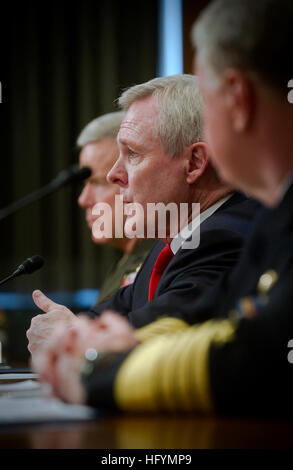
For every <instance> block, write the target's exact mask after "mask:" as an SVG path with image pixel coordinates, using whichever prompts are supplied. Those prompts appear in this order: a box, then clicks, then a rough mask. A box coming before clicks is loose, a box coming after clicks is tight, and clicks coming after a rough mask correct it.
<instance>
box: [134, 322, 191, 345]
mask: <svg viewBox="0 0 293 470" xmlns="http://www.w3.org/2000/svg"><path fill="white" fill-rule="evenodd" d="M188 326H189V325H188V324H187V323H185V322H184V321H183V320H180V319H179V318H173V317H164V318H160V319H159V320H157V321H155V322H153V323H150V324H149V325H147V326H144V327H143V328H139V329H138V330H136V332H135V336H136V337H137V339H138V341H140V342H144V341H146V340H148V339H151V338H153V337H155V336H157V335H162V334H164V333H173V332H174V333H175V332H177V331H180V330H184V329H186V328H188Z"/></svg>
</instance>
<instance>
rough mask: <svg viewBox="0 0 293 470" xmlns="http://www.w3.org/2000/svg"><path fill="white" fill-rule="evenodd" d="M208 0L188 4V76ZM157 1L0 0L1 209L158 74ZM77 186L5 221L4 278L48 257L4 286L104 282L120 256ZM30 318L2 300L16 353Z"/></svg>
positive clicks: (73, 156)
mask: <svg viewBox="0 0 293 470" xmlns="http://www.w3.org/2000/svg"><path fill="white" fill-rule="evenodd" d="M206 3H208V0H193V1H191V0H183V26H184V63H185V67H184V68H185V70H184V71H185V72H187V73H190V72H191V71H192V48H191V44H190V27H191V24H192V23H193V21H194V19H195V17H196V16H197V14H198V12H199V11H200V9H201V8H202V7H203V6H204V5H205V4H206ZM159 7H160V1H159V0H147V1H143V0H123V1H121V0H100V1H99V0H95V1H94V0H83V1H81V0H79V1H73V2H70V3H69V2H65V1H64V0H60V1H59V2H56V1H52V2H42V3H41V2H36V1H27V2H20V3H17V4H14V3H12V2H11V4H8V3H5V4H2V5H1V28H0V57H1V71H0V81H1V84H2V103H1V104H0V119H1V121H0V122H1V125H0V128H1V141H0V142H1V184H0V208H3V207H5V206H6V205H8V204H10V203H11V202H13V201H15V200H18V199H20V198H22V197H23V196H25V195H26V194H29V193H31V192H32V191H34V190H36V189H38V188H39V187H41V186H43V185H45V184H47V183H48V182H49V181H51V180H52V179H53V178H54V177H55V176H56V175H57V174H58V173H59V171H60V170H62V169H64V168H67V167H68V166H70V165H72V164H73V163H76V162H77V159H78V152H77V149H76V147H75V141H76V138H77V136H78V134H79V132H80V130H81V129H82V128H83V127H84V126H85V125H86V124H87V123H88V122H89V121H90V120H92V119H94V118H95V117H97V116H99V115H101V114H104V113H107V112H111V111H114V110H115V109H116V106H115V100H116V99H117V97H118V96H119V94H120V92H121V91H122V90H123V89H124V88H126V87H129V86H131V85H133V84H136V83H141V82H144V81H147V80H149V79H151V78H154V77H155V76H156V71H157V62H158V50H159V30H158V29H159V27H158V25H159V13H160V10H159ZM80 189H81V185H80V186H79V187H78V186H74V187H68V188H64V189H61V190H59V192H57V193H56V194H54V195H52V196H49V197H47V198H46V199H44V200H43V201H42V202H38V203H35V204H33V205H31V206H29V207H27V208H25V209H23V210H21V211H20V212H18V213H17V214H15V215H13V216H10V217H9V218H7V219H6V220H4V221H1V222H0V223H1V230H0V250H1V254H0V260H1V263H0V267H1V270H0V278H4V277H5V276H6V275H8V274H9V273H10V272H11V271H12V270H13V269H14V268H15V267H16V266H18V265H19V264H20V263H21V262H22V261H23V260H24V259H26V258H27V257H29V256H31V255H34V254H39V255H41V256H43V257H44V259H45V262H46V264H45V266H44V267H43V268H42V269H41V270H40V271H38V272H36V273H34V274H33V275H31V276H26V277H22V278H19V279H16V280H14V281H12V282H10V283H9V284H7V286H4V287H1V288H0V289H1V291H0V292H4V291H5V292H9V291H11V292H17V293H24V294H29V295H30V294H31V292H32V291H33V290H34V289H35V288H41V289H43V290H44V291H45V292H50V291H74V290H76V289H82V288H94V289H97V288H98V287H99V286H100V284H101V281H102V278H103V276H104V274H105V271H106V270H107V269H108V267H109V266H110V265H111V264H112V263H113V262H114V259H115V256H116V255H115V253H114V251H113V250H112V249H111V248H110V247H100V246H98V245H94V244H93V243H92V241H91V238H90V232H89V229H88V228H87V226H86V224H85V222H84V215H83V212H82V210H81V209H79V208H78V206H77V202H76V200H77V197H78V194H79V192H80ZM30 317H31V312H27V311H25V309H24V311H15V312H13V313H12V312H10V313H9V316H8V315H4V312H3V311H2V313H1V305H0V327H1V323H2V324H3V323H4V322H6V326H7V324H8V325H9V328H10V330H11V331H13V338H12V339H11V342H12V344H13V349H14V351H15V350H16V349H15V348H16V344H18V339H17V336H16V335H17V334H18V333H19V334H20V335H22V336H21V337H23V336H24V330H25V329H26V327H27V325H28V324H29V320H30ZM3 319H4V320H3ZM22 322H24V324H22ZM16 325H17V326H18V328H16V327H15V326H16ZM10 336H11V335H10ZM0 340H1V339H0ZM20 342H22V341H21V340H20ZM16 355H18V354H16Z"/></svg>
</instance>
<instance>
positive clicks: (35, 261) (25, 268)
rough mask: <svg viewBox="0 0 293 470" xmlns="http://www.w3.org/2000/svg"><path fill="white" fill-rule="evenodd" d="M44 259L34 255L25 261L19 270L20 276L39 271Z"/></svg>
mask: <svg viewBox="0 0 293 470" xmlns="http://www.w3.org/2000/svg"><path fill="white" fill-rule="evenodd" d="M44 262H45V261H44V259H43V258H42V257H41V256H38V255H35V256H31V257H30V258H28V259H26V260H25V261H24V262H23V263H22V264H21V265H20V266H19V268H20V269H21V273H22V274H31V273H33V272H35V271H37V270H38V269H40V268H41V267H42V266H43V264H44Z"/></svg>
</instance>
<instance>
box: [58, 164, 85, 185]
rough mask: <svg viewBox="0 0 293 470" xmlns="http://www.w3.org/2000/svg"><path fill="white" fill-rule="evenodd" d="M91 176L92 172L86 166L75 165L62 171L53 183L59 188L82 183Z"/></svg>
mask: <svg viewBox="0 0 293 470" xmlns="http://www.w3.org/2000/svg"><path fill="white" fill-rule="evenodd" d="M91 174H92V170H91V169H90V168H88V167H87V166H82V167H80V166H79V165H78V164H75V165H72V166H71V167H70V168H68V169H67V170H62V171H61V172H60V173H59V175H57V177H56V178H55V179H54V180H53V183H54V185H55V186H56V187H61V186H64V185H65V184H68V183H74V182H78V181H83V180H85V179H87V178H89V177H90V176H91Z"/></svg>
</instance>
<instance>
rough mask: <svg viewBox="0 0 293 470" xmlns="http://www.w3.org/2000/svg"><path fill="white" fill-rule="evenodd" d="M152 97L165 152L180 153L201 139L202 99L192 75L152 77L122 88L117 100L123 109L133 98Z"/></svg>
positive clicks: (157, 127) (159, 134) (158, 132)
mask: <svg viewBox="0 0 293 470" xmlns="http://www.w3.org/2000/svg"><path fill="white" fill-rule="evenodd" d="M148 96H154V97H155V98H156V100H157V103H158V105H159V114H158V122H156V123H155V124H154V129H155V132H156V137H159V138H160V140H161V143H162V145H163V148H164V150H165V152H166V153H167V154H168V155H170V156H171V157H175V156H177V155H179V154H180V153H181V152H182V151H183V149H184V148H185V147H187V146H188V145H191V144H192V143H194V142H199V141H200V140H201V138H202V136H201V134H202V118H201V111H202V100H201V96H200V94H199V89H198V83H197V79H196V77H194V76H193V75H183V74H182V75H170V76H168V77H160V78H154V79H153V80H150V81H148V82H146V83H142V84H140V85H135V86H133V87H131V88H129V89H128V90H126V91H124V92H123V93H122V95H121V96H120V98H119V100H118V102H119V105H120V106H121V108H122V109H123V110H124V111H127V110H128V108H129V107H130V106H131V105H132V103H134V102H135V101H138V100H141V99H143V98H147V97H148Z"/></svg>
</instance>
